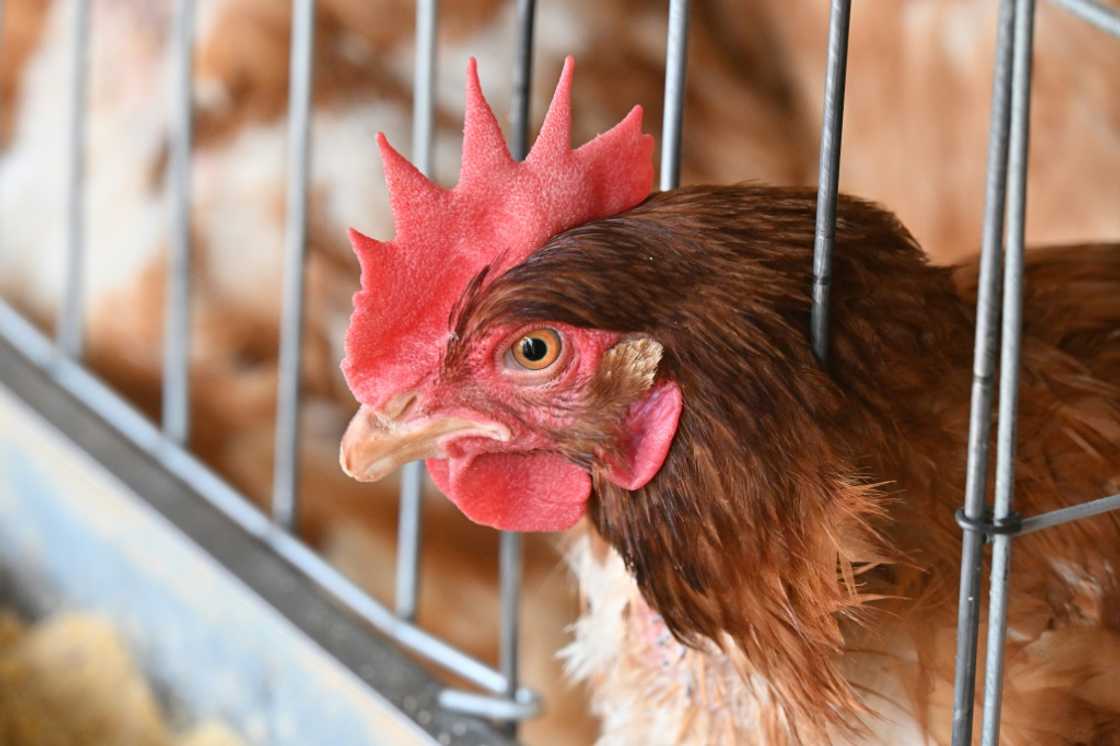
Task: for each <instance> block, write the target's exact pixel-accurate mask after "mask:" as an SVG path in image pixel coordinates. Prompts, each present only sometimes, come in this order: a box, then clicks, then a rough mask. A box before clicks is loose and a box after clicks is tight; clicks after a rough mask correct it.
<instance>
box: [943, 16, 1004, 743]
mask: <svg viewBox="0 0 1120 746" xmlns="http://www.w3.org/2000/svg"><path fill="white" fill-rule="evenodd" d="M996 27H997V30H996V59H995V73H994V77H993V81H992V107H991V113H990V119H991V122H990V126H989V136H988V167H987V169H988V170H987V185H986V188H985V205H984V229H983V237H982V243H981V255H980V278H979V288H978V291H977V297H976V339H975V343H974V344H975V347H974V352H973V363H972V404H971V406H972V409H971V413H970V416H969V432H968V467H967V477H966V483H965V497H964V514H965V516H966V517H968V518H969V519H971V520H973V521H980V520H982V519H983V516H984V503H985V501H986V496H987V490H988V448H989V433H990V430H991V423H992V389H993V378H994V376H995V351H996V343H997V340H998V339H999V318H1000V310H999V306H1000V287H1001V283H1000V275H999V268H1000V252H1001V251H1002V247H1003V218H1004V207H1005V204H1006V196H1007V147H1008V145H1007V130H1008V122H1009V117H1010V106H1009V102H1010V95H1011V60H1012V51H1013V48H1014V38H1015V0H1001V2H1000V6H999V17H998V20H997V23H996ZM983 548H984V537H983V535H981V534H980V533H979V532H978V531H965V532H964V536H963V537H962V544H961V583H960V598H959V601H958V608H957V652H956V661H955V664H954V665H955V669H954V691H953V746H969V745H970V744H971V743H972V720H973V717H972V716H973V708H974V700H975V692H976V647H977V637H978V633H979V624H980V572H981V568H982V566H983V560H984V556H983Z"/></svg>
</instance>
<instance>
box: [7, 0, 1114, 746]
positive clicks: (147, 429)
mask: <svg viewBox="0 0 1120 746" xmlns="http://www.w3.org/2000/svg"><path fill="white" fill-rule="evenodd" d="M1053 2H1054V3H1055V4H1056V5H1059V6H1061V7H1063V8H1066V9H1067V10H1069V11H1070V12H1072V13H1074V14H1075V15H1077V16H1078V17H1080V18H1082V19H1084V20H1086V21H1087V22H1090V23H1093V24H1095V25H1096V26H1098V27H1100V28H1101V29H1102V30H1104V31H1105V32H1108V33H1112V34H1114V35H1117V36H1120V14H1118V13H1117V12H1116V11H1114V10H1112V9H1110V8H1108V7H1105V6H1104V5H1102V4H1100V3H1098V2H1092V1H1091V0H1053ZM2 8H3V6H2V4H0V11H2ZM292 8H293V23H292V30H291V51H290V60H289V62H290V81H289V85H290V90H289V113H288V138H289V141H288V146H289V153H288V188H287V211H286V226H285V252H284V256H285V259H284V263H285V266H284V286H283V312H282V319H281V340H280V362H279V365H280V376H279V381H280V383H279V389H278V395H277V403H276V406H277V424H276V444H275V454H274V455H275V458H274V481H273V496H272V520H271V521H270V520H268V519H267V518H266V517H264V516H262V515H260V514H259V513H257V512H256V511H254V510H253V509H252V508H251V507H249V505H248V503H247V501H246V500H245V499H244V498H243V497H242V496H241V495H239V494H238V493H236V492H235V491H234V490H232V489H231V488H229V487H228V486H227V485H225V483H224V482H222V481H221V480H220V479H219V478H218V477H216V476H215V475H213V474H212V473H211V472H209V471H208V470H207V469H206V468H205V467H203V466H201V465H200V464H199V463H198V462H197V461H196V460H194V459H193V458H192V457H190V456H189V454H187V453H186V452H185V451H184V450H182V448H181V446H184V445H185V444H186V442H187V440H188V436H189V422H190V407H189V401H190V387H189V359H190V354H189V353H190V334H189V332H190V302H189V299H190V287H191V286H190V269H191V261H190V257H191V234H190V207H191V202H190V163H191V148H192V88H193V86H192V78H191V68H192V47H193V26H194V15H195V2H194V0H177V3H176V10H175V16H174V17H175V23H174V33H173V34H172V36H171V38H172V45H173V52H174V54H173V60H174V68H173V69H174V72H175V76H174V80H173V88H172V94H173V95H172V105H173V117H172V123H173V126H172V135H173V137H172V150H171V156H172V159H171V166H172V168H171V172H170V173H171V182H170V185H171V189H170V195H171V212H170V214H171V230H170V233H171V237H172V240H171V251H170V254H169V261H168V268H169V271H168V283H167V296H166V299H165V301H166V306H165V307H166V322H165V323H166V333H165V339H164V376H165V377H164V381H163V384H164V388H163V423H162V432H159V431H157V430H155V429H154V428H152V427H151V426H150V425H149V424H147V423H146V422H144V421H143V419H142V418H140V417H139V416H138V415H136V414H135V412H134V411H133V410H130V409H129V408H128V407H127V406H126V405H124V404H123V403H122V402H121V401H120V400H119V398H117V397H115V395H114V394H112V392H109V391H108V389H106V388H105V387H104V386H103V385H102V384H100V383H99V382H98V381H97V380H96V379H94V378H93V377H92V376H90V375H89V373H88V372H87V371H85V370H84V369H83V368H81V367H80V365H79V364H78V361H80V359H81V355H82V347H83V344H82V342H83V284H84V283H83V274H84V266H85V203H84V195H83V189H84V187H85V168H84V163H85V133H86V98H87V88H88V81H87V77H88V57H89V39H90V26H91V23H90V21H91V19H90V2H89V0H75V1H74V4H73V12H72V19H71V24H72V25H71V34H72V42H71V49H70V54H71V80H70V100H69V129H68V145H67V153H68V161H67V163H68V169H69V174H68V182H67V189H68V200H67V242H66V246H67V261H66V278H65V295H64V297H63V298H62V299H61V304H60V305H61V311H60V314H59V321H58V328H57V340H56V347H55V349H49V348H48V347H47V346H45V345H44V344H43V342H42V340H41V339H40V338H39V337H37V336H36V334H35V333H34V332H33V330H31V329H30V327H29V326H28V325H27V324H26V322H25V321H23V320H22V319H20V318H19V317H18V316H17V315H15V314H14V313H13V312H11V311H10V310H9V309H8V308H7V307H6V306H3V305H0V331H3V332H4V334H5V336H6V338H8V339H9V340H10V341H11V343H12V344H13V346H15V347H18V348H19V349H20V350H21V351H22V352H23V353H24V354H25V355H26V356H27V357H28V359H30V360H31V361H32V362H34V363H35V364H37V365H40V366H41V367H42V368H43V369H44V370H46V371H48V372H49V373H50V375H52V376H54V377H55V379H56V381H57V382H58V383H59V385H61V386H63V387H65V388H66V390H68V391H70V392H72V393H74V394H75V395H77V396H79V397H80V398H81V399H82V400H83V401H85V402H87V404H88V405H89V406H90V407H91V408H92V409H94V410H95V411H98V412H99V413H100V414H102V415H103V416H105V417H106V419H109V420H110V421H113V422H114V423H115V426H116V427H117V428H119V430H120V432H121V433H122V434H123V435H124V436H125V437H127V438H129V439H130V440H131V441H132V442H133V444H134V445H136V446H137V447H138V448H140V449H141V450H142V451H143V452H144V453H145V454H147V455H148V456H150V457H151V458H152V459H153V460H154V461H156V462H158V463H159V464H161V465H162V466H163V467H164V468H166V469H167V472H168V474H170V475H173V476H175V477H177V478H178V479H179V480H181V481H182V482H183V483H185V484H187V485H189V486H190V487H191V488H192V489H194V490H196V491H197V492H198V493H199V494H200V495H202V496H204V497H205V498H206V499H207V500H209V501H211V502H212V503H213V504H214V505H215V506H217V507H218V508H219V509H220V510H221V511H223V512H224V513H225V514H227V516H229V517H230V518H231V519H232V520H234V521H235V522H236V523H237V524H238V525H239V526H240V527H241V528H242V529H243V530H244V531H245V532H246V533H247V534H248V535H249V536H251V537H253V538H254V539H255V540H257V541H259V542H260V543H261V544H262V545H263V546H265V547H267V548H268V549H269V551H271V552H273V553H274V554H275V555H277V556H279V557H282V558H283V559H284V560H285V561H287V562H288V563H289V564H290V565H291V566H292V567H295V568H297V569H298V570H299V572H300V573H302V575H303V577H305V578H307V579H310V580H311V581H312V582H314V583H315V584H316V585H318V586H319V587H320V588H322V589H325V590H326V591H328V592H329V593H330V594H331V595H332V596H333V597H334V598H335V599H336V600H338V601H340V602H341V603H342V604H343V605H345V606H346V607H347V608H349V609H350V610H351V611H353V612H354V613H355V614H356V615H357V616H358V617H359V618H361V619H363V620H364V621H365V622H367V623H368V624H369V625H372V626H373V627H374V628H376V629H378V630H379V631H381V632H382V633H384V634H385V635H387V636H389V637H390V638H392V639H393V640H395V641H396V642H397V643H398V644H399V645H400V646H402V647H403V648H406V649H408V650H410V651H412V652H414V653H416V654H418V655H419V656H421V657H423V658H426V659H427V660H429V661H432V662H434V663H436V664H438V665H440V666H442V667H444V668H446V669H448V670H450V671H451V672H453V673H455V674H457V675H458V676H459V677H461V678H462V679H464V680H465V681H467V682H469V683H470V684H472V685H473V686H475V687H476V688H477V689H478V690H480V692H481V693H480V692H478V691H465V690H460V689H451V688H446V689H443V691H442V692H441V694H440V696H439V703H440V704H441V705H442V706H443V707H445V708H447V709H448V710H453V711H457V712H461V713H468V714H473V715H479V716H483V717H488V718H491V719H495V720H499V721H506V722H507V728H506V730H507V732H510V733H515V732H516V723H517V721H519V720H522V719H525V718H527V717H532V716H533V715H535V714H536V713H537V712H539V710H540V702H539V699H538V697H537V696H536V694H535V693H533V692H532V691H530V690H529V689H527V688H525V687H524V686H522V682H521V676H520V671H519V640H520V619H519V607H520V589H521V582H522V546H521V539H520V536H519V534H516V533H510V532H503V533H501V534H500V538H499V542H500V549H499V568H498V573H499V586H500V601H501V605H500V615H499V619H498V630H497V634H498V636H499V642H500V660H499V663H498V666H497V667H493V666H490V665H487V664H484V663H482V662H481V661H478V660H476V659H474V658H472V657H471V656H469V655H467V654H465V653H463V652H462V651H460V650H458V649H457V648H455V647H453V646H451V645H449V644H448V643H447V642H445V641H443V640H441V639H439V638H437V637H435V636H433V635H431V634H429V633H427V632H425V631H424V630H423V629H421V628H420V627H418V626H417V625H416V624H415V619H416V614H417V608H418V605H419V596H420V562H421V556H422V553H421V547H422V536H423V531H422V523H421V500H422V486H423V480H424V468H423V465H422V464H421V463H420V462H416V463H412V464H409V465H407V466H406V467H405V468H404V470H403V473H402V479H401V491H400V520H399V525H398V540H399V543H398V554H397V562H396V567H395V608H394V609H393V610H392V611H391V610H389V609H388V608H385V607H384V606H382V605H381V604H380V603H378V602H376V601H375V600H373V599H371V598H370V597H369V596H368V595H366V594H365V593H364V592H362V591H361V590H360V589H359V588H358V587H357V586H356V585H354V584H353V583H351V582H350V581H349V580H347V579H346V578H345V577H343V576H342V575H341V574H339V573H338V572H337V571H335V570H334V569H333V568H331V567H330V566H329V565H327V564H326V562H325V561H324V560H323V559H322V558H321V557H319V556H318V555H316V554H314V553H313V552H312V551H311V550H309V549H308V548H307V547H306V546H304V545H303V544H302V543H300V542H299V541H298V540H297V539H295V538H294V537H293V536H292V533H291V532H292V531H293V530H294V529H295V528H296V527H297V526H298V516H299V497H300V496H299V493H298V484H299V467H298V465H299V458H298V446H299V432H300V427H299V424H300V420H299V413H300V401H301V386H300V383H301V381H300V379H301V371H300V359H301V351H302V349H303V316H304V282H305V264H306V253H307V232H308V190H309V174H310V165H311V158H312V153H311V101H312V94H313V90H312V84H313V72H314V70H313V57H314V38H315V12H316V3H315V0H293V2H292ZM438 11H439V4H438V2H437V0H419V1H418V3H417V9H416V20H417V25H416V58H415V63H416V69H415V78H414V101H413V154H412V155H413V161H414V162H415V164H416V166H417V168H418V169H419V170H420V171H421V172H422V173H424V174H425V175H429V174H431V172H432V152H433V130H434V121H435V117H434V114H435V80H436V59H437V40H436V37H437V28H438ZM850 13H851V3H850V0H832V2H831V10H830V20H829V34H828V50H827V51H828V53H827V71H826V76H825V88H824V106H823V112H824V114H823V121H822V129H821V140H820V153H819V156H820V161H819V172H818V179H819V180H818V197H817V213H816V230H815V238H814V259H813V288H812V299H813V305H812V317H811V332H812V344H813V349H814V352H815V353H816V355H817V357H818V359H819V360H820V361H821V362H822V364H826V363H827V359H828V345H829V338H828V324H829V288H830V283H831V253H832V251H833V242H834V237H835V225H836V206H837V200H838V188H839V166H840V150H841V147H840V145H841V134H842V124H843V111H844V91H845V85H846V66H847V51H848V36H849V33H848V32H849V23H850ZM1034 17H1035V2H1034V0H1001V1H1000V6H999V14H998V20H997V29H996V35H997V37H996V60H995V74H994V82H993V88H992V105H991V121H990V134H989V144H988V156H987V158H988V163H987V167H988V170H987V184H986V205H985V213H984V227H983V235H982V255H981V261H980V279H979V290H978V297H977V319H976V342H975V351H974V367H973V381H972V391H971V407H972V409H971V419H970V435H969V452H968V466H967V477H966V488H965V495H964V504H963V507H962V509H961V510H960V511H959V512H958V516H957V518H958V522H959V523H960V525H961V527H962V529H963V539H962V559H961V585H960V607H959V614H958V637H957V653H956V680H955V692H954V710H953V743H954V744H955V746H966V745H967V744H970V743H971V742H972V734H973V720H974V717H973V708H974V701H975V699H976V697H975V674H976V656H977V651H978V647H979V646H978V636H979V635H978V630H979V620H980V607H981V600H980V587H981V572H982V568H983V549H984V546H985V543H986V542H988V543H990V544H991V546H992V560H991V582H990V599H989V612H988V622H989V623H988V629H987V640H986V651H985V655H986V671H985V685H984V699H983V717H982V723H981V737H982V741H983V743H984V744H985V746H995V744H996V743H998V740H999V717H1000V702H1001V695H1002V686H1003V663H1004V660H1003V651H1004V644H1005V637H1006V633H1007V629H1006V615H1007V603H1008V593H1009V583H1010V568H1011V565H1010V563H1011V548H1012V545H1013V541H1012V540H1013V539H1014V537H1016V536H1019V535H1023V534H1027V533H1032V532H1035V531H1038V530H1042V529H1044V528H1048V527H1051V526H1056V525H1060V524H1062V523H1066V522H1069V521H1073V520H1079V519H1081V518H1086V517H1089V516H1092V515H1098V514H1100V513H1103V512H1106V511H1110V510H1116V509H1118V508H1120V495H1114V496H1110V497H1105V498H1101V499H1099V500H1095V501H1092V502H1089V503H1084V504H1082V505H1075V506H1070V507H1067V508H1063V509H1061V510H1056V511H1053V512H1051V513H1046V514H1043V515H1037V516H1030V517H1026V518H1023V517H1020V516H1018V515H1017V514H1016V513H1015V511H1014V509H1013V508H1014V494H1013V487H1014V459H1015V436H1016V431H1015V425H1016V403H1017V401H1016V400H1017V390H1018V368H1019V347H1020V343H1021V332H1022V312H1023V288H1022V285H1023V263H1024V236H1025V213H1026V176H1027V167H1028V163H1027V153H1028V144H1029V129H1030V128H1029V119H1030V101H1031V57H1032V51H1033V35H1034ZM688 18H689V3H688V0H671V2H670V3H669V8H668V30H667V38H666V65H665V91H664V96H665V98H664V102H665V103H664V120H663V138H662V143H661V173H660V188H661V189H663V190H669V189H674V188H676V187H677V186H678V185H679V180H680V176H679V175H680V160H681V132H682V126H683V106H684V87H685V79H686V69H687V36H688ZM535 22H536V3H535V2H534V0H518V2H517V32H516V33H517V55H516V59H515V60H514V61H513V64H514V68H513V69H514V75H513V80H514V89H513V96H512V107H511V130H512V138H511V140H512V141H511V150H512V154H513V156H514V157H515V158H516V159H522V158H524V157H525V156H526V153H527V150H528V147H529V122H530V114H531V105H530V103H531V95H530V94H531V81H532V71H533V50H534V31H535V28H534V27H535ZM1005 211H1006V222H1005ZM997 343H998V344H999V347H1000V357H999V364H998V366H997V360H996V347H997ZM59 352H61V353H62V358H60V357H59V355H58V353H59ZM997 369H998V371H999V376H998V387H999V418H998V428H997V433H996V441H997V453H996V467H995V472H996V473H995V483H994V495H995V498H994V503H993V506H991V507H989V506H988V505H986V493H987V485H988V474H987V464H988V460H989V442H990V439H991V418H992V409H993V405H994V400H995V390H996V381H997V375H996V372H997Z"/></svg>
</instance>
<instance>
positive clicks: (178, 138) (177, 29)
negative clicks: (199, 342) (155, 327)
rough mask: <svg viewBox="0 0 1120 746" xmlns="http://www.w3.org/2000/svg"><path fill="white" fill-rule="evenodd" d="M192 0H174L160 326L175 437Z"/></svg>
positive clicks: (181, 428) (185, 432) (183, 436)
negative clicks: (166, 248) (168, 218)
mask: <svg viewBox="0 0 1120 746" xmlns="http://www.w3.org/2000/svg"><path fill="white" fill-rule="evenodd" d="M194 8H195V5H194V0H178V2H177V4H176V11H175V26H174V29H173V33H172V39H173V44H174V55H175V78H174V82H173V85H172V90H171V99H172V102H171V103H172V107H173V121H172V149H171V187H172V188H171V213H172V226H171V246H170V249H171V251H170V253H169V255H168V258H167V259H168V261H167V298H166V308H165V311H164V330H163V413H162V414H163V432H164V435H166V436H167V437H168V438H169V439H170V440H172V441H174V442H175V443H179V444H184V443H186V442H187V439H188V437H189V436H190V280H191V278H190V271H191V198H190V192H191V177H190V174H191V135H192V125H193V117H192V97H193V90H192V76H191V63H192V46H193V42H194Z"/></svg>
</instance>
